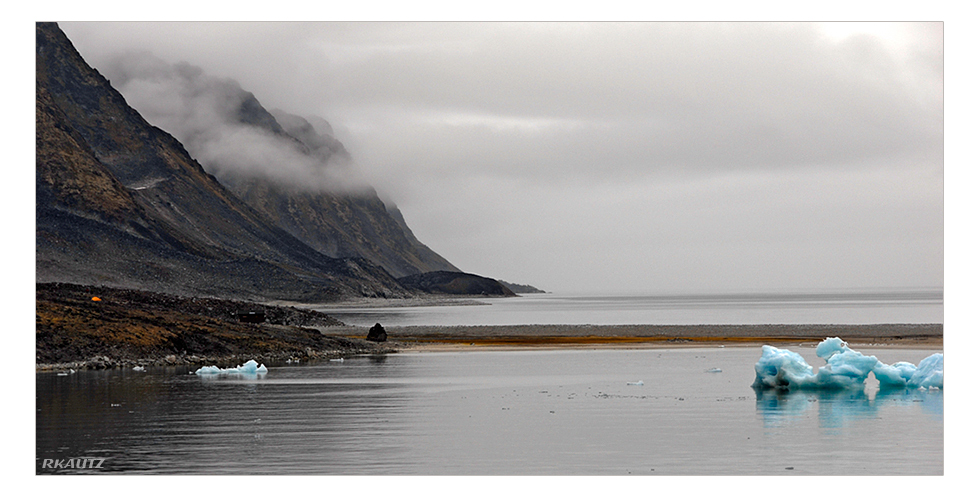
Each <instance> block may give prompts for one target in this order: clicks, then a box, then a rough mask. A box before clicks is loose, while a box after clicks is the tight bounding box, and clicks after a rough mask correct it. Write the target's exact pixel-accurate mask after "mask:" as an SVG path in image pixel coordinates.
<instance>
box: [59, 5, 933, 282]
mask: <svg viewBox="0 0 978 496" xmlns="http://www.w3.org/2000/svg"><path fill="white" fill-rule="evenodd" d="M60 24H61V27H62V29H64V31H65V32H66V33H67V34H68V37H69V38H70V39H71V40H72V41H73V42H74V44H75V46H76V47H77V48H78V50H79V51H80V52H81V54H82V55H83V56H84V57H85V58H86V59H87V60H88V61H89V63H90V64H92V65H93V66H95V67H96V68H100V69H103V68H106V67H108V66H109V64H111V63H112V61H113V60H116V58H117V57H118V55H119V54H120V53H123V52H151V53H152V54H153V55H154V56H155V57H158V58H160V59H162V60H163V61H165V62H167V63H170V64H172V63H177V62H181V61H185V62H188V63H190V64H192V65H195V66H198V67H200V68H201V69H202V70H203V71H204V72H205V73H206V74H207V75H209V76H213V77H216V78H231V79H234V80H236V81H237V82H238V83H240V85H241V87H242V88H244V89H245V90H248V91H251V92H253V93H254V94H255V96H256V97H257V98H258V100H259V101H260V102H262V104H263V105H264V106H265V107H266V108H268V109H272V108H280V109H282V110H285V111H287V112H290V113H293V114H298V115H303V116H313V115H314V116H320V117H323V118H325V119H326V120H328V121H329V122H330V123H331V124H332V126H333V128H334V130H335V131H336V135H337V137H338V138H339V139H340V140H341V141H342V142H343V143H344V144H345V145H346V147H347V149H348V150H349V151H350V153H351V154H352V156H353V164H352V165H351V167H354V168H355V169H356V171H357V173H358V174H360V175H362V176H363V177H364V178H366V180H367V181H368V182H369V183H370V184H372V185H374V186H375V187H376V189H377V190H378V191H379V192H381V193H382V194H384V195H387V196H389V197H390V198H391V199H392V200H393V201H394V202H395V203H397V205H398V206H399V207H400V208H401V210H402V211H403V213H404V215H405V217H406V220H407V222H408V224H409V225H410V226H411V227H412V229H413V230H414V232H415V234H416V235H417V236H418V238H419V239H421V240H422V241H423V242H424V243H426V244H428V246H430V247H431V248H433V249H434V250H435V251H437V252H438V253H440V254H441V255H443V256H445V257H446V258H448V259H449V260H450V261H451V262H452V263H454V264H455V265H456V266H458V267H459V268H460V269H462V270H464V271H467V272H474V273H477V274H482V275H486V276H490V277H495V278H502V279H505V280H509V281H513V282H521V283H528V284H533V285H535V286H538V287H540V288H543V289H546V290H550V291H560V292H571V291H573V292H580V291H601V292H617V291H630V292H647V293H670V292H712V291H739V290H748V291H752V290H766V289H813V288H814V289H833V288H850V287H901V286H941V285H943V282H944V277H943V262H944V258H943V257H944V255H943V253H944V243H943V237H944V207H943V205H944V190H943V181H944V151H943V140H944V124H943V122H944V110H943V105H944V93H943V85H944V81H943V80H944V67H943V57H944V47H943V26H942V24H940V23H920V24H881V23H871V24H853V23H844V24H835V25H825V24H796V23H789V24H767V23H734V24H718V23H701V24H695V23H694V24H686V23H626V24H610V23H543V24H539V23H515V24H508V23H434V24H432V23H299V24H290V23H188V24H183V23H74V22H62V23H60ZM103 72H106V70H103ZM124 94H125V92H124ZM134 105H135V103H134ZM136 107H137V109H138V108H139V106H138V105H137V106H136ZM150 121H151V122H152V119H150ZM158 125H161V124H158Z"/></svg>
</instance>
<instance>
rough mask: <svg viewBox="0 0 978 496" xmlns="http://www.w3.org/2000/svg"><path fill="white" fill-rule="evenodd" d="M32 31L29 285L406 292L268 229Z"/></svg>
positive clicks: (384, 275) (283, 293)
mask: <svg viewBox="0 0 978 496" xmlns="http://www.w3.org/2000/svg"><path fill="white" fill-rule="evenodd" d="M36 31H37V40H36V43H37V44H36V56H37V66H36V67H37V69H36V88H37V105H36V145H37V155H36V157H37V158H36V193H37V204H36V221H37V227H36V260H37V263H36V275H37V280H38V282H45V281H63V282H75V283H81V284H106V285H114V286H121V287H132V288H144V289H151V290H160V291H169V292H185V293H191V294H207V295H215V296H238V297H264V298H276V299H291V300H305V301H314V300H320V301H321V300H328V299H334V298H338V297H343V296H348V295H366V296H405V295H408V294H409V293H410V292H409V291H407V290H405V289H404V288H403V287H402V286H401V285H400V284H399V283H397V281H396V280H394V279H393V278H392V277H391V276H390V274H389V273H388V272H387V271H385V270H383V269H382V268H380V267H378V266H376V265H375V264H373V263H371V262H370V261H368V260H365V259H362V258H347V259H337V258H332V257H329V256H326V255H324V254H323V253H320V252H318V251H316V250H315V249H313V248H311V247H309V246H308V245H307V244H305V243H303V242H302V241H300V240H299V239H297V238H296V237H294V236H293V235H291V234H289V233H287V232H286V231H284V230H282V229H280V228H278V227H277V226H275V225H274V224H273V223H272V222H271V221H270V220H269V219H268V218H267V217H266V216H264V215H263V214H261V213H260V212H258V211H256V210H255V209H253V208H252V207H250V206H249V205H248V204H246V203H245V202H243V201H241V200H240V199H239V198H238V197H237V196H236V195H235V194H233V193H232V192H230V191H229V190H227V189H226V188H225V187H224V186H223V185H221V184H220V183H219V182H218V181H217V179H216V178H215V177H214V176H212V175H210V174H208V173H207V172H205V171H204V169H203V168H202V167H201V166H200V164H198V163H197V162H196V161H195V160H194V159H193V158H192V157H191V156H190V155H189V154H188V153H187V151H186V150H185V149H184V147H183V145H182V144H181V143H180V142H179V141H177V140H176V139H174V138H173V137H172V136H170V135H169V134H167V133H166V132H163V131H162V130H160V129H158V128H156V127H154V126H151V125H150V124H148V123H147V122H146V121H145V120H144V119H143V118H142V116H140V114H139V113H138V112H136V111H135V110H133V109H132V108H131V107H129V105H128V104H127V103H126V101H125V99H124V98H123V97H122V95H121V94H120V93H119V92H118V91H116V90H115V89H114V88H113V87H112V86H111V85H110V84H109V81H108V80H106V79H105V78H104V77H102V76H101V75H100V74H99V73H98V72H97V71H95V70H94V69H92V68H91V67H90V66H88V64H86V63H85V61H84V60H83V59H82V57H81V56H80V55H79V54H78V53H77V51H75V49H74V47H73V46H72V45H71V42H70V41H69V40H68V39H67V37H66V36H65V35H64V33H63V32H61V30H60V29H59V28H58V27H57V25H56V24H53V23H38V24H37V29H36ZM255 104H257V101H256V102H255ZM245 110H246V111H248V110H255V109H254V108H249V109H245ZM259 113H260V112H259ZM255 124H256V125H270V124H269V123H268V122H261V121H258V122H256V123H255ZM283 132H284V131H283Z"/></svg>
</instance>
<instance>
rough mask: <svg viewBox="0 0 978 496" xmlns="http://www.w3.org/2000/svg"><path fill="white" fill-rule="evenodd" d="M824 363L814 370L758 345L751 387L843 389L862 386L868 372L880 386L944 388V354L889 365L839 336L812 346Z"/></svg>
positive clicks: (792, 356) (782, 352) (794, 356)
mask: <svg viewBox="0 0 978 496" xmlns="http://www.w3.org/2000/svg"><path fill="white" fill-rule="evenodd" d="M815 354H816V355H818V357H819V358H822V359H823V360H825V362H826V364H825V365H824V366H822V367H819V369H818V371H817V372H816V371H815V369H814V368H812V366H811V365H808V363H806V362H805V359H804V358H802V356H801V355H799V354H798V353H795V352H793V351H788V350H782V349H779V348H775V347H774V346H767V345H764V346H762V347H761V358H760V360H758V361H757V364H755V365H754V371H755V373H756V378H755V379H754V384H753V386H754V388H755V389H846V388H853V387H859V386H863V385H864V384H865V382H866V379H867V378H868V377H869V373H870V372H872V373H873V375H874V376H875V377H876V379H877V380H879V381H880V388H881V389H883V388H895V387H896V388H925V389H926V388H931V387H936V388H940V389H944V354H943V353H935V354H933V355H931V356H929V357H927V358H925V359H923V360H922V361H921V362H920V365H917V366H915V365H914V364H912V363H908V362H897V363H895V364H893V365H888V364H885V363H883V362H881V361H879V360H878V359H877V358H876V357H875V356H866V355H863V354H862V353H860V352H858V351H855V350H852V349H850V348H849V345H848V343H846V342H845V341H843V340H842V339H840V338H837V337H836V338H827V339H826V340H825V341H822V342H821V343H819V345H818V347H816V348H815Z"/></svg>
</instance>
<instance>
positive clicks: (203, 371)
mask: <svg viewBox="0 0 978 496" xmlns="http://www.w3.org/2000/svg"><path fill="white" fill-rule="evenodd" d="M267 373H268V369H267V368H265V364H261V365H258V362H256V361H254V360H248V361H247V362H245V363H244V364H242V365H238V366H237V367H228V368H226V369H222V368H220V367H218V366H217V365H208V366H205V367H201V368H199V369H197V372H195V374H197V375H211V374H250V375H258V374H267Z"/></svg>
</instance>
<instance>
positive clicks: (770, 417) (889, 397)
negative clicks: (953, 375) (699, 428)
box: [755, 389, 944, 428]
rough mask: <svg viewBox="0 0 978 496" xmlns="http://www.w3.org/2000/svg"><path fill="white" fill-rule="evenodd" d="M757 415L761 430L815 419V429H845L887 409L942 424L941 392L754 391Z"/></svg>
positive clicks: (910, 390)
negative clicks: (914, 411)
mask: <svg viewBox="0 0 978 496" xmlns="http://www.w3.org/2000/svg"><path fill="white" fill-rule="evenodd" d="M755 393H756V394H757V412H758V413H759V414H760V416H761V419H762V420H763V422H764V426H765V427H783V426H786V425H789V424H792V423H794V422H797V421H800V420H801V419H804V418H810V417H812V416H813V415H817V417H818V423H819V427H823V428H839V427H845V426H846V425H848V424H849V423H850V422H851V421H854V420H861V419H878V418H880V416H881V414H882V413H883V412H882V410H885V409H887V408H891V407H899V408H921V409H922V411H923V412H924V413H926V414H927V417H930V418H931V420H934V421H937V422H943V421H944V390H943V389H930V390H924V389H856V390H846V389H837V390H820V391H785V390H773V389H768V390H758V391H755Z"/></svg>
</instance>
